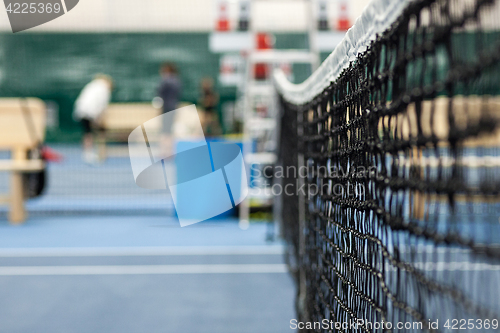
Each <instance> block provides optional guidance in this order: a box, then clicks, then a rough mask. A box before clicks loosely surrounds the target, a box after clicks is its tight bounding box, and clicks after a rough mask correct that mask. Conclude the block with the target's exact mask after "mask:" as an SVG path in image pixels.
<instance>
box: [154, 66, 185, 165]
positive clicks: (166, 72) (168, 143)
mask: <svg viewBox="0 0 500 333" xmlns="http://www.w3.org/2000/svg"><path fill="white" fill-rule="evenodd" d="M160 76H161V82H160V86H159V87H158V97H160V98H161V100H162V104H163V105H162V113H163V114H165V113H167V112H170V111H173V110H175V109H177V107H178V105H179V100H180V96H181V93H182V84H181V80H180V79H179V76H178V72H177V67H176V66H175V65H174V64H173V63H165V64H163V65H162V66H161V68H160ZM162 119H163V124H162V137H161V145H162V150H163V151H164V153H165V154H166V155H171V154H173V146H172V145H173V138H172V134H173V132H172V128H173V119H171V118H167V117H163V118H162Z"/></svg>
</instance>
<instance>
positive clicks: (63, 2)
mask: <svg viewBox="0 0 500 333" xmlns="http://www.w3.org/2000/svg"><path fill="white" fill-rule="evenodd" d="M61 3H62V7H63V9H64V14H66V13H67V12H68V11H67V10H66V2H65V1H64V0H61Z"/></svg>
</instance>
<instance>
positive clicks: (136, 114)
mask: <svg viewBox="0 0 500 333" xmlns="http://www.w3.org/2000/svg"><path fill="white" fill-rule="evenodd" d="M160 114H161V110H160V109H155V108H154V107H153V106H152V105H151V103H115V104H110V105H109V106H108V108H107V109H106V111H104V113H103V114H102V116H101V119H100V127H101V129H102V131H100V132H99V134H98V138H97V142H98V147H99V159H100V160H101V161H102V160H105V159H106V156H107V151H106V144H107V143H108V142H127V139H128V136H129V134H130V132H132V130H134V129H135V128H136V127H137V126H140V125H142V124H143V123H145V122H146V121H148V120H150V119H152V118H154V117H157V116H159V115H160ZM160 126H161V123H160V122H159V121H158V132H159V131H160ZM151 139H152V140H153V139H154V138H151Z"/></svg>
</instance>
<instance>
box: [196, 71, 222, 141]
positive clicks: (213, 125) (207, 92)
mask: <svg viewBox="0 0 500 333" xmlns="http://www.w3.org/2000/svg"><path fill="white" fill-rule="evenodd" d="M199 104H201V106H202V108H203V110H204V111H205V114H204V121H203V125H204V126H203V127H204V128H203V131H204V132H205V135H209V136H213V135H220V134H222V130H221V128H220V122H219V117H218V114H217V105H218V104H219V95H218V94H217V93H216V92H215V90H214V81H213V80H212V79H211V78H209V77H207V78H204V79H203V80H202V81H201V97H200V101H199Z"/></svg>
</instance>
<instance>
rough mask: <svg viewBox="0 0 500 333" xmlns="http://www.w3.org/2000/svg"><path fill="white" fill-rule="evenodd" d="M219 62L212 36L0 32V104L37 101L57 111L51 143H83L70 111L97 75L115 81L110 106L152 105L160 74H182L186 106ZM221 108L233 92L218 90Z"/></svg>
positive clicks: (279, 42) (292, 42)
mask: <svg viewBox="0 0 500 333" xmlns="http://www.w3.org/2000/svg"><path fill="white" fill-rule="evenodd" d="M275 36H276V44H275V46H276V48H305V47H307V38H306V35H305V34H277V35H275ZM219 57H220V56H219V55H217V54H213V53H211V52H210V51H209V49H208V33H29V32H26V33H18V34H12V33H0V97H18V96H19V97H21V96H34V97H39V98H41V99H43V100H51V101H54V102H56V103H57V104H58V106H59V129H58V130H52V131H49V133H48V140H50V141H67V140H71V141H74V140H78V139H79V138H80V135H81V133H80V128H79V126H78V124H77V123H76V122H74V121H73V119H72V111H73V104H74V101H75V99H76V97H77V96H78V94H79V92H80V91H81V89H82V88H83V86H84V85H85V84H86V83H88V82H89V81H90V80H91V79H92V77H93V76H94V74H96V73H106V74H109V75H111V76H112V77H113V78H114V80H115V84H116V90H115V91H114V92H113V102H139V101H143V102H148V101H151V99H152V98H153V97H154V96H155V92H156V87H157V85H158V82H159V79H160V77H159V74H158V69H159V66H160V65H161V63H163V62H165V61H171V62H175V63H176V64H177V66H178V67H179V71H180V75H181V79H182V83H183V96H182V100H184V101H187V102H193V103H194V102H196V101H197V100H198V97H199V82H200V80H201V78H202V77H205V76H211V77H213V78H216V77H217V75H218V72H219ZM218 91H219V94H220V95H221V101H227V100H234V98H235V93H236V91H235V89H234V88H220V87H219V89H218Z"/></svg>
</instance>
